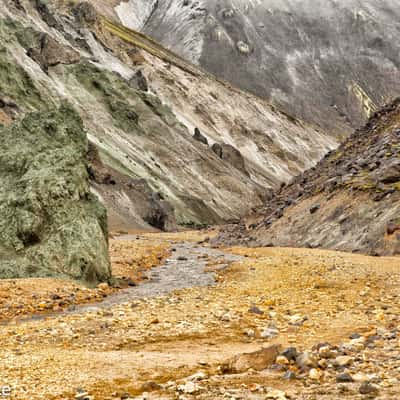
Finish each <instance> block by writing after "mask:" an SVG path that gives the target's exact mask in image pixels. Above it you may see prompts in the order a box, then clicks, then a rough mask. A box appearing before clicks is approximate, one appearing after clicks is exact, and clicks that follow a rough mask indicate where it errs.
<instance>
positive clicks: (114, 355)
mask: <svg viewBox="0 0 400 400" xmlns="http://www.w3.org/2000/svg"><path fill="white" fill-rule="evenodd" d="M132 239H135V240H132ZM204 239H205V235H200V236H199V234H198V233H189V232H188V233H181V234H147V235H140V239H139V240H136V237H134V238H129V237H128V238H125V239H124V240H120V239H116V242H115V243H114V245H113V246H114V249H115V250H117V253H119V255H117V254H113V257H114V268H115V264H116V259H115V258H118V257H120V256H121V257H136V256H135V254H136V253H135V251H136V249H137V246H138V243H143V246H145V244H146V246H148V247H147V250H146V252H149V254H150V253H151V254H153V246H154V249H155V250H154V254H158V255H160V256H161V260H160V261H159V262H158V263H157V262H151V263H150V264H152V267H153V268H152V270H151V271H150V272H149V273H148V276H149V278H150V280H149V282H144V283H142V284H140V285H139V286H137V287H130V288H125V289H122V290H121V291H119V292H117V293H110V294H109V295H108V297H107V298H106V299H105V300H104V301H102V302H99V303H96V304H93V305H92V306H91V307H90V308H87V307H86V308H80V307H81V306H78V307H77V309H76V310H75V311H74V312H71V313H68V314H61V315H58V316H51V317H50V316H49V317H48V318H47V319H43V320H32V321H29V322H10V323H8V324H7V325H4V326H2V327H1V330H0V340H1V343H2V345H1V348H0V360H1V363H2V368H1V370H0V386H1V385H10V386H11V387H12V390H13V397H12V398H15V399H32V400H34V399H57V400H61V399H85V398H86V399H101V400H103V399H110V400H111V399H113V400H114V399H115V400H117V399H131V398H133V399H181V400H184V399H338V398H349V399H358V398H360V399H363V398H369V397H376V398H379V399H398V397H399V393H400V380H399V378H400V334H398V329H400V304H399V299H400V297H399V296H400V260H399V259H398V258H372V257H364V256H360V255H352V254H344V253H337V252H333V251H321V250H310V249H278V248H265V249H244V248H234V249H225V250H224V251H222V250H221V249H210V248H209V247H208V244H207V242H204V243H199V242H203V241H204ZM165 252H166V253H165ZM131 253H132V254H131ZM146 254H147V253H146ZM165 254H166V257H165ZM157 257H158V256H157ZM157 257H156V258H157ZM152 260H154V259H153V258H152ZM119 261H121V260H119ZM118 264H119V265H124V262H118ZM128 264H129V265H133V264H134V263H127V265H128ZM121 274H122V275H125V274H127V272H125V270H123V272H121ZM179 276H181V277H182V280H181V282H180V283H179V279H178V281H177V278H178V277H179ZM134 277H136V275H133V276H132V278H134ZM182 282H183V283H182ZM16 284H17V285H20V283H19V282H18V281H17V283H16ZM179 285H180V286H179ZM165 286H168V287H167V288H166V287H165ZM185 286H187V287H185ZM172 289H174V290H172ZM27 290H28V289H27ZM35 290H37V291H38V290H39V289H38V288H35ZM63 290H66V291H67V292H68V290H70V289H69V287H68V286H66V287H65V288H64V289H63ZM160 290H161V291H160ZM171 290H172V291H171ZM272 345H280V346H281V347H280V348H279V351H278V352H277V353H276V354H275V353H274V352H275V351H276V348H277V347H274V348H270V346H272ZM262 348H267V349H268V350H264V352H262V353H255V354H250V355H249V356H241V355H242V354H243V353H252V352H256V351H258V350H260V349H262ZM260 354H261V355H260ZM272 356H273V357H272ZM243 357H244V358H243ZM271 357H272V358H271ZM243 359H245V362H244V361H243ZM264 364H265V365H264Z"/></svg>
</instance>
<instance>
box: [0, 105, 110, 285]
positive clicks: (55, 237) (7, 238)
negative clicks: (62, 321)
mask: <svg viewBox="0 0 400 400" xmlns="http://www.w3.org/2000/svg"><path fill="white" fill-rule="evenodd" d="M0 137H1V141H2V152H1V155H0V181H1V183H2V184H1V191H0V216H1V218H0V277H1V278H21V277H28V276H40V277H44V276H58V277H70V278H73V279H79V280H83V281H86V282H88V283H97V282H98V281H104V280H107V279H108V278H110V276H111V268H110V262H109V258H108V231H107V216H106V211H105V209H104V207H103V206H102V205H101V204H100V202H99V201H98V199H97V198H96V197H95V196H94V195H92V194H91V192H90V187H89V179H88V175H87V172H86V168H87V166H86V151H87V139H86V134H85V130H84V128H83V124H82V121H81V119H80V117H79V116H78V114H77V113H76V112H75V111H74V110H73V109H72V108H71V107H70V106H66V105H64V106H62V107H61V108H60V109H58V110H53V111H49V112H38V113H33V114H30V115H28V116H27V117H26V118H24V119H23V120H22V122H21V123H20V124H15V125H13V126H12V127H10V128H0Z"/></svg>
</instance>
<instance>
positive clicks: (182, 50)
mask: <svg viewBox="0 0 400 400" xmlns="http://www.w3.org/2000/svg"><path fill="white" fill-rule="evenodd" d="M115 11H116V13H117V14H118V17H119V18H120V19H121V21H122V22H123V23H124V24H125V25H126V26H129V27H132V28H135V29H140V30H142V31H143V32H145V33H147V34H149V35H150V36H152V37H154V38H156V39H157V40H160V41H161V42H162V43H163V44H165V45H166V46H167V47H169V48H171V49H174V50H175V51H177V52H178V53H179V54H181V55H183V56H184V57H186V58H188V59H190V60H192V61H193V62H195V63H198V64H199V65H202V66H203V67H204V68H206V69H207V70H209V71H211V72H213V73H215V74H216V75H217V76H219V77H222V78H224V79H226V80H228V81H230V82H232V83H233V84H235V85H237V86H239V87H241V88H243V89H246V90H249V91H251V92H253V93H255V94H257V95H259V96H261V97H263V98H266V99H268V100H269V101H271V102H272V103H273V104H275V105H277V106H278V107H280V108H282V109H284V110H286V111H287V112H288V113H290V114H293V115H295V116H297V117H299V118H301V119H304V120H306V121H310V122H312V123H316V124H319V125H320V126H322V127H323V128H324V129H327V130H329V131H331V132H332V133H334V134H335V135H341V134H346V133H350V132H351V131H352V130H353V129H352V128H357V127H359V126H361V125H362V124H363V123H365V122H366V120H367V119H368V117H369V116H370V115H371V114H372V113H373V112H374V111H375V110H376V109H377V108H379V107H380V106H383V105H384V104H385V103H387V102H388V101H390V100H391V99H392V98H394V97H395V96H397V94H398V93H399V91H400V79H399V78H400V52H399V41H398V40H397V37H398V34H399V28H400V26H399V23H398V21H399V19H400V5H399V3H398V2H397V1H394V0H381V1H376V0H365V1H359V0H328V1H326V0H303V1H299V0H286V1H278V0H273V1H267V0H258V1H243V0H223V1H218V2H215V1H212V0H196V1H195V0H188V1H181V0H168V1H162V2H161V1H150V2H149V1H144V0H131V1H128V2H119V4H118V5H117V6H116V8H115Z"/></svg>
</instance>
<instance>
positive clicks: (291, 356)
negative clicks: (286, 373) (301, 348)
mask: <svg viewBox="0 0 400 400" xmlns="http://www.w3.org/2000/svg"><path fill="white" fill-rule="evenodd" d="M298 355H299V354H298V352H297V349H296V347H288V348H287V349H285V350H284V351H283V352H282V356H284V357H286V358H287V359H288V360H289V361H295V360H296V357H297V356H298Z"/></svg>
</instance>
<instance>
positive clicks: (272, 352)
mask: <svg viewBox="0 0 400 400" xmlns="http://www.w3.org/2000/svg"><path fill="white" fill-rule="evenodd" d="M280 350H281V346H280V345H279V344H275V345H272V346H269V347H265V348H262V349H261V350H258V351H254V352H252V353H243V354H239V355H237V356H235V357H233V358H232V359H231V360H228V361H227V362H226V363H224V364H223V365H221V371H222V372H223V373H241V372H245V371H248V370H249V369H254V370H255V371H262V370H263V369H266V368H267V367H269V366H270V365H272V364H273V363H274V362H275V360H276V358H277V357H278V355H279V353H280Z"/></svg>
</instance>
